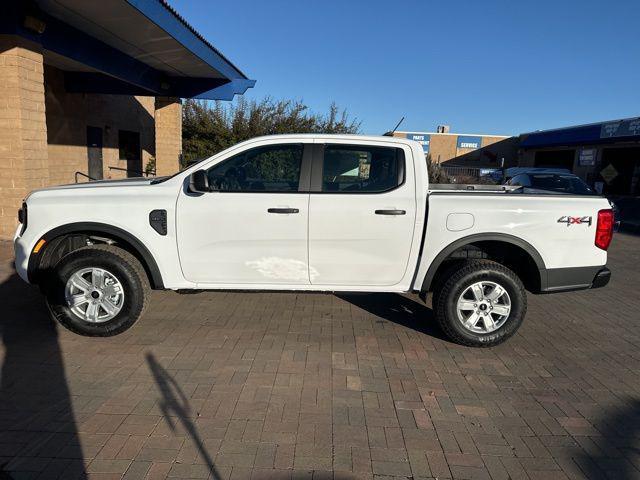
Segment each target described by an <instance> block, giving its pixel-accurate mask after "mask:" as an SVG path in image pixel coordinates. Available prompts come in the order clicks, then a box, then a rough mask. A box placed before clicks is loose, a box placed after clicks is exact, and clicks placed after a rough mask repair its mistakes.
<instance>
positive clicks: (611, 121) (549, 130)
mask: <svg viewBox="0 0 640 480" xmlns="http://www.w3.org/2000/svg"><path fill="white" fill-rule="evenodd" d="M628 120H640V117H627V118H616V119H615V120H603V121H601V122H593V123H583V124H581V125H570V126H568V127H558V128H550V129H548V130H534V131H532V132H524V133H521V134H520V135H533V134H534V133H546V132H558V131H560V130H573V129H574V128H583V127H593V126H595V125H604V124H605V123H614V122H626V121H628Z"/></svg>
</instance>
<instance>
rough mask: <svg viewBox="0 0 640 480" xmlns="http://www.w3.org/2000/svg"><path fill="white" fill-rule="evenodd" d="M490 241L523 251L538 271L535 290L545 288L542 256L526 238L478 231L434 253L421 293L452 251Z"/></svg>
mask: <svg viewBox="0 0 640 480" xmlns="http://www.w3.org/2000/svg"><path fill="white" fill-rule="evenodd" d="M490 243H493V244H505V245H508V246H509V247H510V248H512V249H518V250H519V251H522V252H524V253H525V254H526V256H527V258H528V259H529V261H530V262H532V265H535V269H536V270H537V271H538V275H539V277H538V278H537V279H536V280H537V281H538V283H537V284H536V290H540V291H542V290H544V289H545V288H546V286H547V269H546V266H545V263H544V260H543V259H542V256H541V255H540V253H539V252H538V250H537V249H536V248H535V247H534V246H533V245H531V244H530V243H529V242H527V241H526V240H523V239H521V238H519V237H516V236H514V235H509V234H506V233H479V234H475V235H469V236H466V237H463V238H459V239H458V240H455V241H454V242H452V243H450V244H449V245H447V246H446V247H444V248H443V249H442V250H441V251H440V253H438V255H436V257H435V258H434V260H433V262H431V265H429V268H428V269H427V273H426V275H425V276H424V279H423V281H422V287H421V289H420V291H421V292H422V294H426V292H428V291H429V290H430V289H431V288H432V287H433V283H434V278H435V277H436V274H437V273H438V270H439V269H440V267H442V266H443V264H444V262H445V261H446V260H448V259H450V258H452V257H451V255H452V254H454V252H456V251H459V250H461V249H464V248H465V247H470V246H478V245H480V246H482V245H483V244H490ZM523 280H524V279H523Z"/></svg>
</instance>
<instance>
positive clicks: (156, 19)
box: [126, 0, 249, 80]
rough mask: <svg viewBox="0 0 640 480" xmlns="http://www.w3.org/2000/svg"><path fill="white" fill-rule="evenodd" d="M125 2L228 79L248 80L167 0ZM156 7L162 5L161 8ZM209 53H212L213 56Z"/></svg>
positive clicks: (127, 0) (131, 0)
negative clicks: (166, 14)
mask: <svg viewBox="0 0 640 480" xmlns="http://www.w3.org/2000/svg"><path fill="white" fill-rule="evenodd" d="M126 2H127V3H128V4H129V5H131V6H132V7H133V8H135V9H136V10H138V11H139V12H140V13H141V14H142V15H144V16H145V17H147V18H148V19H149V20H151V21H152V22H153V23H155V24H156V25H157V26H158V27H160V28H161V29H162V30H164V31H165V32H167V34H168V35H170V36H171V37H173V38H174V39H175V40H177V41H178V42H179V43H181V44H182V45H183V46H184V47H185V48H187V49H188V50H190V51H191V52H192V53H193V54H195V55H196V56H197V57H199V58H200V59H201V60H202V61H204V62H206V63H207V64H209V65H210V66H211V67H213V68H215V69H216V70H218V71H219V72H220V73H221V74H222V75H224V76H225V77H227V78H228V79H229V80H233V79H234V78H240V79H243V80H249V78H248V77H247V76H246V75H245V74H244V73H243V72H242V71H241V70H240V69H239V68H238V67H236V66H235V65H234V64H233V63H232V62H231V61H230V60H229V59H228V58H227V57H225V56H224V55H223V54H222V53H221V52H220V51H219V50H218V49H217V48H215V47H214V46H213V45H212V44H211V43H209V42H208V41H207V40H206V39H205V38H204V37H203V36H202V35H201V34H200V33H198V31H197V30H196V29H195V28H193V27H192V26H191V25H190V24H189V23H188V22H187V21H186V20H185V19H184V18H183V17H182V16H181V15H179V14H178V12H177V11H176V10H175V9H174V8H173V7H172V6H171V5H169V4H168V3H167V0H150V1H146V0H126ZM157 7H162V9H159V8H157ZM163 12H165V13H168V14H169V15H170V17H167V16H165V15H164V14H163ZM170 19H173V20H174V21H175V23H174V24H172V22H171V21H170ZM180 30H182V31H180ZM189 37H191V38H189ZM202 47H206V49H208V50H209V52H210V54H209V55H207V52H206V51H205V50H204V49H203V48H202ZM211 54H213V58H212V56H211ZM216 57H217V58H216ZM216 60H217V61H216ZM220 60H221V61H222V62H221V61H220ZM225 64H226V65H225Z"/></svg>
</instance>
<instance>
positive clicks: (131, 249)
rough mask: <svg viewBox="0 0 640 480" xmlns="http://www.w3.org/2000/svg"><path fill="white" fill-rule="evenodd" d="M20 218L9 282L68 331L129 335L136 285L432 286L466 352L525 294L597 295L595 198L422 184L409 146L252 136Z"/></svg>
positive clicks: (39, 204)
mask: <svg viewBox="0 0 640 480" xmlns="http://www.w3.org/2000/svg"><path fill="white" fill-rule="evenodd" d="M19 220H20V225H19V226H18V230H17V232H16V236H15V254H16V268H17V271H18V273H19V275H20V276H21V277H22V278H23V279H24V280H26V281H27V282H30V283H37V284H40V285H41V287H42V289H43V291H44V292H45V294H46V298H47V305H48V307H49V310H50V312H51V315H52V317H53V318H55V319H56V320H58V321H59V322H60V323H61V324H62V325H64V326H65V327H67V328H68V329H70V330H72V331H74V332H76V333H79V334H82V335H90V336H108V335H115V334H117V333H120V332H122V331H124V330H126V329H127V328H129V327H130V326H131V325H132V324H133V323H134V322H135V321H136V320H137V319H138V318H139V317H140V316H141V315H142V313H143V311H144V310H145V307H146V306H147V303H148V301H149V298H150V289H171V290H188V289H197V290H203V289H206V290H216V289H224V290H289V291H291V290H296V291H333V292H338V291H351V292H353V291H358V292H419V293H421V295H422V296H423V299H424V298H425V297H426V295H427V293H428V292H430V291H433V302H432V303H433V309H434V311H435V316H436V318H437V319H438V321H439V323H440V325H441V327H442V329H443V330H444V332H445V333H446V334H447V335H448V336H449V337H450V338H451V339H452V340H454V341H456V342H459V343H462V344H465V345H471V346H489V345H495V344H497V343H500V342H502V341H504V340H505V339H507V338H509V337H510V336H511V335H513V334H514V333H515V332H516V330H517V329H518V327H519V326H520V325H521V323H522V321H523V319H524V316H525V313H526V309H527V297H526V292H525V289H526V290H529V291H531V292H533V293H551V292H560V291H566V290H576V289H586V288H595V287H601V286H604V285H606V284H607V282H608V281H609V276H610V272H609V270H608V269H607V268H606V266H605V265H606V263H607V252H606V250H607V248H608V246H609V243H610V241H611V237H612V232H613V213H612V210H611V208H610V205H609V203H608V201H607V200H606V199H604V198H602V197H600V196H595V195H594V196H584V195H583V196H575V195H566V194H553V193H549V192H546V193H545V192H540V191H527V189H524V188H522V187H520V188H518V187H502V186H496V187H482V186H466V187H462V188H461V186H456V187H455V188H454V186H442V185H431V186H430V185H429V178H428V174H427V165H426V162H425V158H424V153H423V151H422V147H421V146H420V145H419V144H418V143H416V142H413V141H410V140H405V139H399V138H390V137H367V136H349V135H281V136H271V137H262V138H255V139H252V140H249V141H246V142H244V143H241V144H239V145H236V146H234V147H232V148H229V149H228V150H225V151H223V152H221V153H219V154H217V155H214V156H212V157H211V158H207V159H206V160H203V161H201V162H199V163H197V164H195V165H192V166H191V167H189V168H187V169H186V170H184V171H182V172H179V173H177V174H176V175H174V176H172V177H166V178H157V179H153V180H152V179H129V180H121V181H100V182H90V183H85V184H76V185H67V186H59V187H52V188H46V189H42V190H37V191H35V192H33V193H31V194H30V195H29V196H28V197H27V199H26V200H25V202H24V205H23V207H22V209H21V210H20V212H19ZM238 298H239V299H240V298H241V297H238Z"/></svg>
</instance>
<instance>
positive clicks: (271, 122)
mask: <svg viewBox="0 0 640 480" xmlns="http://www.w3.org/2000/svg"><path fill="white" fill-rule="evenodd" d="M359 131H360V122H359V121H358V120H357V119H351V118H349V115H348V114H347V111H346V110H340V109H339V108H338V107H337V106H336V104H335V103H333V104H331V107H330V108H329V112H328V113H327V114H326V115H322V114H316V113H312V112H310V111H309V108H308V107H307V106H306V105H305V104H304V103H302V102H300V101H297V100H296V101H294V100H277V101H276V100H273V99H271V98H270V97H267V98H264V99H262V100H260V101H256V100H252V101H247V100H245V99H244V98H240V99H239V100H238V101H237V102H234V103H222V102H206V101H204V100H186V101H185V102H184V105H183V108H182V153H183V163H188V162H190V161H193V160H197V159H200V158H204V157H208V156H211V155H213V154H215V153H218V152H220V151H222V150H224V149H225V148H228V147H230V146H232V145H235V144H236V143H239V142H242V141H244V140H248V139H250V138H253V137H258V136H261V135H275V134H284V133H358V132H359Z"/></svg>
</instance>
